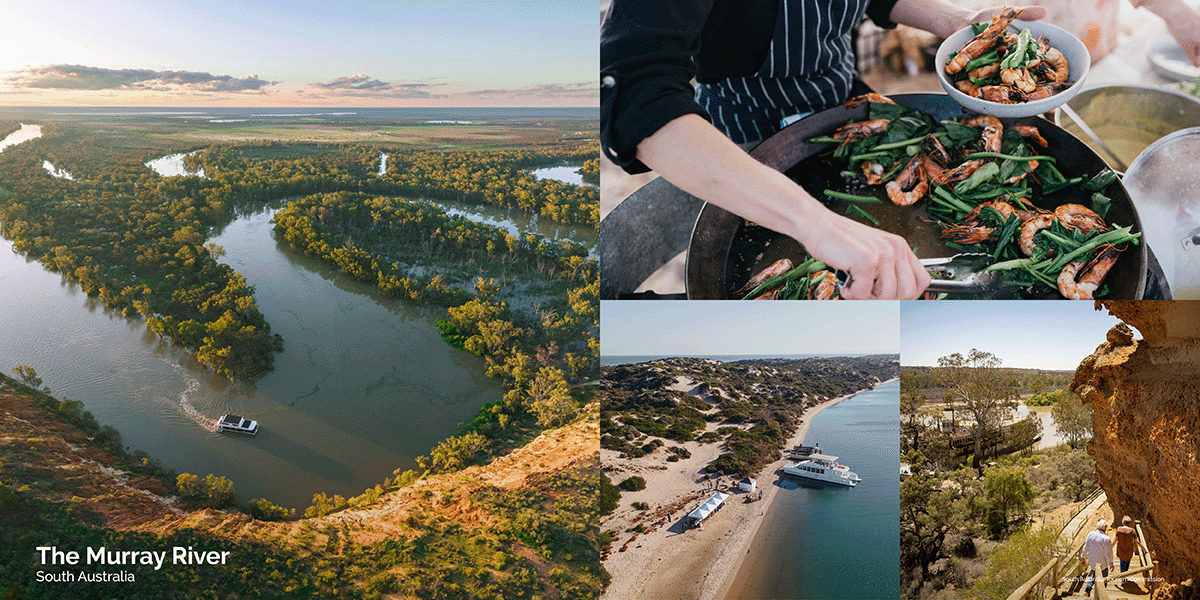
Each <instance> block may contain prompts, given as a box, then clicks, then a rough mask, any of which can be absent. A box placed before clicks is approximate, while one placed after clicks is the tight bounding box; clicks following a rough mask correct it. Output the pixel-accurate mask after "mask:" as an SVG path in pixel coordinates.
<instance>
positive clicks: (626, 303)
mask: <svg viewBox="0 0 1200 600" xmlns="http://www.w3.org/2000/svg"><path fill="white" fill-rule="evenodd" d="M899 351H900V338H899V303H897V302H800V301H797V302H785V301H781V302H765V301H762V302H756V301H744V302H743V301H733V300H713V301H701V300H692V301H663V300H658V301H636V300H610V301H603V302H601V303H600V354H601V355H604V356H625V355H653V356H711V355H721V354H753V355H763V356H781V355H787V354H833V355H851V354H896V353H897V352H899Z"/></svg>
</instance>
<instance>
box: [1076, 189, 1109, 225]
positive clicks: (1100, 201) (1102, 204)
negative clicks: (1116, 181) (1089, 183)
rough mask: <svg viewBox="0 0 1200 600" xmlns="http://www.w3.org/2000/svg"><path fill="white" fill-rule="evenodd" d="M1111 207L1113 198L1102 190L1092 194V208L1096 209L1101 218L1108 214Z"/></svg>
mask: <svg viewBox="0 0 1200 600" xmlns="http://www.w3.org/2000/svg"><path fill="white" fill-rule="evenodd" d="M1080 187H1082V186H1080ZM1110 208H1112V198H1109V197H1108V196H1105V195H1104V194H1101V193H1100V192H1096V193H1095V194H1092V210H1094V211H1096V214H1098V215H1100V218H1104V217H1106V216H1108V209H1110Z"/></svg>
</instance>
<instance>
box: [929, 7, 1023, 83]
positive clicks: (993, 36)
mask: <svg viewBox="0 0 1200 600" xmlns="http://www.w3.org/2000/svg"><path fill="white" fill-rule="evenodd" d="M1015 18H1017V11H1016V10H1013V9H1012V8H1010V7H1005V9H1004V11H1003V12H1001V13H1000V14H998V15H996V16H995V17H992V22H991V24H989V25H988V26H987V28H986V29H984V30H983V31H981V32H979V35H976V36H975V37H973V38H971V41H969V42H967V43H966V44H965V45H963V47H962V48H959V50H958V54H956V55H954V58H952V59H950V62H949V63H947V64H946V72H947V73H949V74H951V75H954V74H955V73H958V72H959V71H961V70H963V68H965V67H966V66H967V63H969V62H971V60H973V59H975V58H977V57H979V56H980V55H982V54H983V53H984V52H987V51H988V50H991V49H992V46H995V45H996V44H997V43H999V42H1000V41H1001V40H1002V39H1004V31H1005V30H1006V29H1008V26H1009V25H1010V24H1011V23H1012V21H1013V19H1015Z"/></svg>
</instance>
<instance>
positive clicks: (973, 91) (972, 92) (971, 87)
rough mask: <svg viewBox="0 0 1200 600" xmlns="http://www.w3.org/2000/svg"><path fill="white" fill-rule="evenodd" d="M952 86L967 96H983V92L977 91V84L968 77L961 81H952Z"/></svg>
mask: <svg viewBox="0 0 1200 600" xmlns="http://www.w3.org/2000/svg"><path fill="white" fill-rule="evenodd" d="M954 86H955V87H957V88H958V91H960V92H962V93H964V94H966V95H968V96H971V97H973V98H982V97H983V92H980V91H979V85H977V84H974V83H971V80H970V79H963V80H961V81H956V82H954Z"/></svg>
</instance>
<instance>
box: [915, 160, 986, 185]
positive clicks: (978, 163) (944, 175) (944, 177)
mask: <svg viewBox="0 0 1200 600" xmlns="http://www.w3.org/2000/svg"><path fill="white" fill-rule="evenodd" d="M982 166H983V161H982V160H979V159H975V160H968V161H967V162H965V163H963V164H961V165H958V166H957V167H954V168H953V169H949V170H945V171H940V172H931V171H928V170H926V171H925V174H926V175H928V176H929V178H930V179H932V180H934V181H935V182H937V183H939V184H941V185H948V184H951V183H954V182H956V181H962V180H964V179H966V178H968V177H970V176H971V175H972V174H973V173H975V171H978V170H979V167H982Z"/></svg>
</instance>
